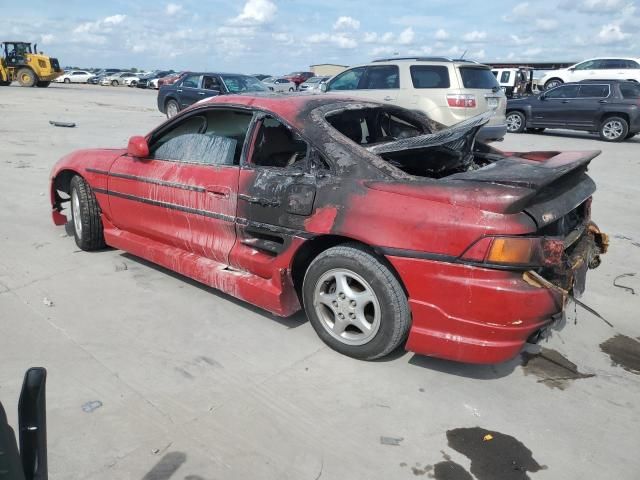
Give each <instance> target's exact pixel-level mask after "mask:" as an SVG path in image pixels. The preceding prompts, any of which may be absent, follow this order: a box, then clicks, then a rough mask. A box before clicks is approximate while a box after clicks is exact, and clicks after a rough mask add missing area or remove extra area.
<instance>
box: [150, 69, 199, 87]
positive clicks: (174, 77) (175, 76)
mask: <svg viewBox="0 0 640 480" xmlns="http://www.w3.org/2000/svg"><path fill="white" fill-rule="evenodd" d="M188 73H191V72H178V73H172V74H171V75H167V76H166V77H162V78H160V79H158V88H160V87H161V86H163V85H172V84H174V83H176V82H177V81H178V80H180V79H181V78H182V77H184V76H185V75H187V74H188Z"/></svg>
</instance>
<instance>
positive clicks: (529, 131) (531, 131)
mask: <svg viewBox="0 0 640 480" xmlns="http://www.w3.org/2000/svg"><path fill="white" fill-rule="evenodd" d="M526 132H527V133H542V132H544V127H542V128H527V130H526Z"/></svg>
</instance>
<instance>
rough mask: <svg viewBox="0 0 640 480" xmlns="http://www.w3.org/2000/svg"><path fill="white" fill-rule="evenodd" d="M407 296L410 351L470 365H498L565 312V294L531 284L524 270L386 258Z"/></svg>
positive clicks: (515, 353) (408, 346)
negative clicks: (403, 286)
mask: <svg viewBox="0 0 640 480" xmlns="http://www.w3.org/2000/svg"><path fill="white" fill-rule="evenodd" d="M387 258H388V259H389V261H390V262H391V263H392V264H393V266H394V267H395V268H396V270H397V271H398V273H399V274H400V277H401V278H402V281H403V282H404V285H405V287H406V289H407V290H408V293H409V306H410V309H411V314H412V318H413V321H412V325H411V329H410V331H409V338H408V340H407V343H406V347H405V348H406V349H407V350H410V351H413V352H415V353H418V354H421V355H429V356H434V357H439V358H446V359H449V360H456V361H460V362H466V363H499V362H503V361H506V360H509V359H511V358H513V357H514V356H516V355H517V354H518V353H519V352H520V350H521V349H522V347H523V346H524V344H525V342H526V341H527V339H528V338H529V337H530V336H531V335H532V334H534V333H536V332H537V331H539V330H541V329H542V328H544V327H546V326H548V325H549V324H550V323H551V322H552V317H553V316H554V315H556V314H558V313H560V312H562V309H563V299H562V295H560V294H558V293H556V292H554V291H551V290H548V289H545V288H538V287H535V286H532V285H529V284H528V283H526V282H525V281H524V280H523V279H522V274H521V272H513V271H504V270H492V269H487V268H479V267H473V266H469V265H461V264H455V263H444V262H437V261H432V260H423V259H416V258H405V257H392V256H390V257H387Z"/></svg>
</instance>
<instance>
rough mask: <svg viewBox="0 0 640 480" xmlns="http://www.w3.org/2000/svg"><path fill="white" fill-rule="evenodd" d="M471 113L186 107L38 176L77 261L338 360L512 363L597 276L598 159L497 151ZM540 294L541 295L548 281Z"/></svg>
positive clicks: (226, 102) (242, 104)
mask: <svg viewBox="0 0 640 480" xmlns="http://www.w3.org/2000/svg"><path fill="white" fill-rule="evenodd" d="M487 120H488V114H484V115H481V116H479V117H474V118H472V119H470V120H467V121H465V122H463V123H461V124H458V125H456V126H453V127H448V128H446V127H443V126H442V125H439V124H436V123H434V122H432V121H431V120H429V119H428V118H427V117H426V116H424V115H423V114H420V113H417V112H413V111H409V110H405V109H401V108H398V107H394V106H390V105H386V104H379V103H374V102H366V101H362V100H353V99H349V98H346V97H344V98H341V97H338V96H330V97H329V96H321V95H296V96H286V97H279V96H275V95H265V96H262V95H260V94H254V95H246V96H245V95H234V96H221V97H215V98H212V99H208V100H205V101H202V102H199V103H197V104H195V105H194V106H193V107H191V108H189V109H187V110H185V111H183V112H181V113H180V114H179V115H177V116H176V117H174V118H171V119H170V120H168V121H167V122H165V123H163V124H162V125H160V126H159V127H158V128H156V129H155V130H153V131H152V132H151V133H150V134H148V135H147V136H146V137H140V136H137V137H132V138H131V139H130V141H129V145H128V148H126V149H124V148H123V149H117V150H113V149H95V150H80V151H77V152H74V153H71V154H69V155H67V156H66V157H64V158H62V159H61V160H60V161H59V162H58V163H57V164H56V165H55V167H54V168H53V172H52V174H51V202H52V206H53V220H54V222H55V223H56V224H57V225H62V224H64V223H65V222H67V218H66V217H65V215H63V214H62V213H61V212H62V210H63V206H64V205H65V202H69V203H70V211H71V219H70V220H71V222H72V223H73V228H74V231H75V240H76V243H77V244H78V246H79V247H80V248H81V249H83V250H94V249H99V248H103V247H104V246H105V245H109V246H112V247H115V248H119V249H122V250H126V251H127V252H130V253H132V254H134V255H137V256H139V257H142V258H145V259H147V260H149V261H151V262H154V263H157V264H159V265H162V266H164V267H166V268H169V269H171V270H174V271H176V272H179V273H181V274H183V275H186V276H188V277H191V278H193V279H196V280H198V281H200V282H202V283H204V284H207V285H210V286H212V287H215V288H218V289H220V290H222V291H224V292H227V293H229V294H231V295H234V296H236V297H238V298H241V299H243V300H246V301H247V302H250V303H252V304H254V305H257V306H259V307H262V308H264V309H266V310H268V311H270V312H272V313H274V314H276V315H281V316H287V315H291V314H293V313H294V312H296V311H298V310H299V309H300V308H304V310H305V311H306V313H307V316H308V317H309V320H310V321H311V324H312V325H313V327H314V329H315V330H316V332H317V333H318V335H319V336H320V338H321V339H322V340H323V341H324V342H326V343H327V344H328V345H329V346H330V347H331V348H333V349H335V350H337V351H339V352H342V353H344V354H346V355H350V356H352V357H357V358H362V359H374V358H378V357H382V356H384V355H386V354H388V353H389V352H391V351H392V350H394V349H396V348H397V347H399V346H401V345H404V348H406V349H407V350H411V351H414V352H417V353H420V354H424V355H432V356H436V357H442V358H448V359H453V360H459V361H464V362H475V363H496V362H501V361H504V360H506V359H509V358H511V357H513V356H515V355H516V354H517V353H518V352H519V351H520V349H521V348H522V346H523V344H524V343H525V342H526V341H527V340H532V339H536V338H538V337H539V335H540V332H542V331H544V330H545V329H547V328H549V326H550V324H551V323H552V321H553V319H554V318H556V317H557V315H558V314H559V313H560V312H562V310H563V308H564V304H565V302H566V300H567V296H568V295H570V294H574V295H578V294H579V293H580V292H581V291H582V289H583V287H584V279H585V275H586V270H587V268H588V267H591V268H593V267H596V266H597V265H598V264H599V261H600V260H599V258H600V257H599V256H600V254H601V253H604V251H605V249H606V243H607V242H606V235H604V234H602V233H600V232H599V230H598V229H597V227H596V226H595V225H594V224H593V223H591V221H590V205H591V196H592V194H593V192H594V191H595V184H594V182H593V181H592V180H591V179H590V178H589V177H588V176H587V174H586V170H587V165H588V164H589V162H590V161H591V159H592V158H594V157H595V156H596V155H598V152H530V153H513V152H501V151H498V150H496V149H494V148H491V147H489V146H487V145H485V144H482V143H477V142H474V137H475V134H476V132H477V130H478V129H479V128H480V127H481V126H482V125H483V124H484V123H485V122H486V121H487ZM548 282H551V283H548Z"/></svg>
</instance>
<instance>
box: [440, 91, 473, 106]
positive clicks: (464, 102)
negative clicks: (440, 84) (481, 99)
mask: <svg viewBox="0 0 640 480" xmlns="http://www.w3.org/2000/svg"><path fill="white" fill-rule="evenodd" d="M447 104H448V105H449V106H450V107H452V108H476V96H475V95H462V94H450V95H447Z"/></svg>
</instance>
